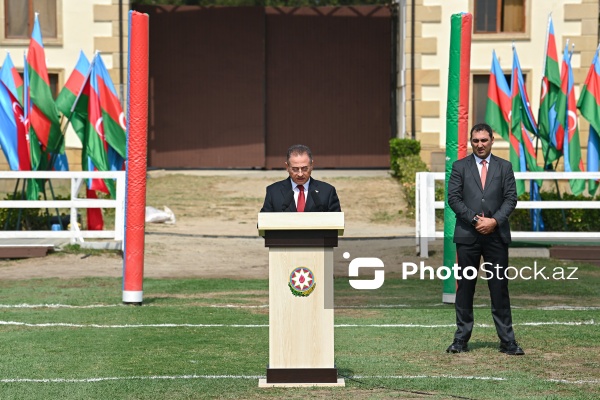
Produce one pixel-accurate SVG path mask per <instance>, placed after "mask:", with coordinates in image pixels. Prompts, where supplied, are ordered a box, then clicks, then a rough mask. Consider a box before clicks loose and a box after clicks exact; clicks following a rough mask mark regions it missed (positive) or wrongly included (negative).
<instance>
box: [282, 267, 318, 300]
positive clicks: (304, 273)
mask: <svg viewBox="0 0 600 400" xmlns="http://www.w3.org/2000/svg"><path fill="white" fill-rule="evenodd" d="M288 286H289V287H290V290H291V291H292V294H293V295H294V296H297V297H306V296H309V295H310V294H311V293H312V292H313V291H314V290H315V286H316V282H315V276H314V274H313V272H312V271H311V270H310V269H308V268H306V267H298V268H294V270H293V271H292V273H291V274H290V282H289V283H288Z"/></svg>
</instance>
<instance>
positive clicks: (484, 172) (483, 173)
mask: <svg viewBox="0 0 600 400" xmlns="http://www.w3.org/2000/svg"><path fill="white" fill-rule="evenodd" d="M486 164H487V161H486V160H481V188H482V189H485V178H487V167H486V166H485V165H486Z"/></svg>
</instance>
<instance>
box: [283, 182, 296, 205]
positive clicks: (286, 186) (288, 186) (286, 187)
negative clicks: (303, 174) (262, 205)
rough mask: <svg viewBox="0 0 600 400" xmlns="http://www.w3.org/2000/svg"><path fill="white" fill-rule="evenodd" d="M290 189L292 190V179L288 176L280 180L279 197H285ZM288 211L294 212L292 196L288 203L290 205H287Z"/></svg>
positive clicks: (294, 203)
mask: <svg viewBox="0 0 600 400" xmlns="http://www.w3.org/2000/svg"><path fill="white" fill-rule="evenodd" d="M290 190H292V180H291V179H290V178H287V179H286V180H284V181H282V182H281V198H282V199H285V197H286V196H287V195H288V193H289V192H290ZM288 208H289V210H290V212H296V211H297V210H296V202H295V201H294V198H293V197H292V202H291V203H290V206H289V207H288Z"/></svg>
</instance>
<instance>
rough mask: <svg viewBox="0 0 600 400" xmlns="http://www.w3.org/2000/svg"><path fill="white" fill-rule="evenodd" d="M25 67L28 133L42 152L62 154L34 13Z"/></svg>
mask: <svg viewBox="0 0 600 400" xmlns="http://www.w3.org/2000/svg"><path fill="white" fill-rule="evenodd" d="M27 66H28V74H29V101H30V106H29V108H30V110H31V113H30V114H29V123H30V131H33V132H34V133H35V136H36V137H37V138H38V139H39V141H40V142H41V143H42V148H43V150H44V151H47V152H52V153H64V147H65V145H64V141H63V140H62V132H61V129H60V120H59V116H58V109H57V108H56V104H55V103H54V98H53V97H52V91H51V89H50V80H49V79H48V69H47V68H46V57H45V54H44V45H43V41H42V32H41V29H40V23H39V20H38V14H37V13H36V14H35V20H34V25H33V32H32V33H31V40H30V41H29V51H28V53H27ZM30 134H31V132H30Z"/></svg>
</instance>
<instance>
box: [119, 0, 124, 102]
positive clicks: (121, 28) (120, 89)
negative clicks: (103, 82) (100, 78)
mask: <svg viewBox="0 0 600 400" xmlns="http://www.w3.org/2000/svg"><path fill="white" fill-rule="evenodd" d="M124 71H125V68H124V67H123V0H119V98H120V99H121V107H122V108H123V109H125V100H124V99H125V94H124V93H123V86H124V85H123V82H124V80H125V77H124Z"/></svg>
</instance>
